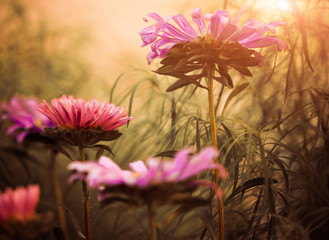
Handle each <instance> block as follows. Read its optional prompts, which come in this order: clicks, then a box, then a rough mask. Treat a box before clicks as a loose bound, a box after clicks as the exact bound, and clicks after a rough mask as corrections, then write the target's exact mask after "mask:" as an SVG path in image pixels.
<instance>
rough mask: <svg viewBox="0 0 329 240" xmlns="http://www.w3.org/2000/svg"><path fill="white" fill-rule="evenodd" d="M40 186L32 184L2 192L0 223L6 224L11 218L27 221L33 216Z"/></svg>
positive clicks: (0, 196)
mask: <svg viewBox="0 0 329 240" xmlns="http://www.w3.org/2000/svg"><path fill="white" fill-rule="evenodd" d="M39 196H40V188H39V186H38V185H30V186H28V187H26V188H24V187H18V188H16V189H15V190H13V189H11V188H7V189H6V191H5V192H0V223H1V224H6V223H7V222H9V221H11V220H15V221H16V220H18V221H27V220H29V219H31V218H33V216H34V214H35V208H36V206H37V204H38V201H39Z"/></svg>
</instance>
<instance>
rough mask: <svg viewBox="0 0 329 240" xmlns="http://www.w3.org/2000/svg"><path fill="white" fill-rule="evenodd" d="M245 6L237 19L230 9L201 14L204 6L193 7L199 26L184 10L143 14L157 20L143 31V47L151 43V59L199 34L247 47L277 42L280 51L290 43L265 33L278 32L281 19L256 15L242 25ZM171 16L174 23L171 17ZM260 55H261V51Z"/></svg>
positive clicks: (191, 40) (194, 16)
mask: <svg viewBox="0 0 329 240" xmlns="http://www.w3.org/2000/svg"><path fill="white" fill-rule="evenodd" d="M242 11H243V8H242V9H241V10H240V12H239V13H238V15H237V17H236V18H235V20H234V21H232V20H231V16H230V14H229V13H228V12H227V11H224V10H218V11H217V12H215V13H213V14H211V13H206V14H205V15H203V14H202V12H201V9H200V8H197V9H195V10H193V11H191V16H192V19H193V22H194V23H195V25H196V27H197V29H194V28H193V27H192V26H191V24H190V23H189V22H188V20H187V19H186V18H185V17H184V16H183V15H181V14H178V15H175V16H172V17H165V18H162V17H161V16H159V15H158V14H157V13H149V14H148V15H147V16H146V17H144V21H146V22H148V20H147V17H149V18H152V19H153V20H154V21H155V22H156V23H155V24H153V25H150V26H148V27H146V28H144V29H143V30H142V31H140V33H139V34H140V36H141V38H142V41H143V44H142V47H144V46H147V45H149V44H151V52H150V53H149V54H148V57H147V58H148V62H149V63H150V62H151V61H152V60H153V59H154V58H156V57H159V58H163V57H166V54H167V52H168V51H169V50H170V49H171V47H172V46H174V45H175V44H177V43H180V42H193V41H197V40H198V39H199V38H203V37H207V38H210V39H213V40H215V41H227V42H238V43H240V44H241V45H242V46H244V47H246V48H260V47H267V46H270V45H277V49H278V50H279V51H281V50H283V49H286V48H287V44H286V43H285V42H284V41H282V40H280V39H278V38H277V37H275V36H265V35H264V34H265V33H266V32H268V31H270V32H271V33H275V27H277V26H282V25H285V24H286V23H285V22H282V21H273V22H270V23H268V24H264V23H262V22H259V21H257V20H255V19H249V20H248V21H247V23H246V24H245V25H244V26H242V27H240V26H239V25H238V20H239V17H240V14H241V13H242ZM170 20H172V21H173V22H174V24H172V23H170V22H169V21H170ZM259 57H261V56H260V55H259Z"/></svg>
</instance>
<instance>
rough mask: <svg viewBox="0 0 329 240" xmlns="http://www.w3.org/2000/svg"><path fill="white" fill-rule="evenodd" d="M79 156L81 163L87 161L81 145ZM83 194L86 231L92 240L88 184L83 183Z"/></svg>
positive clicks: (87, 236) (88, 237)
mask: <svg viewBox="0 0 329 240" xmlns="http://www.w3.org/2000/svg"><path fill="white" fill-rule="evenodd" d="M79 154H80V160H81V162H84V161H85V154H84V152H83V146H81V145H79ZM82 193H83V204H84V213H85V229H86V240H90V224H89V189H88V186H87V184H86V182H84V181H82Z"/></svg>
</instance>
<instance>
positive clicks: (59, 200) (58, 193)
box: [51, 151, 69, 240]
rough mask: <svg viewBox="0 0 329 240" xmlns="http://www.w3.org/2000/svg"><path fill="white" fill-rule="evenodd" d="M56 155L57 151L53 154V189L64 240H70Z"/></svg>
mask: <svg viewBox="0 0 329 240" xmlns="http://www.w3.org/2000/svg"><path fill="white" fill-rule="evenodd" d="M56 155H57V152H56V151H52V152H51V171H52V172H51V175H52V181H53V187H54V192H55V198H56V208H57V214H58V220H59V225H60V226H61V229H62V231H63V234H64V240H69V235H68V231H67V225H66V220H65V214H64V210H63V207H62V206H63V199H62V192H61V189H60V185H59V181H58V177H57V171H56Z"/></svg>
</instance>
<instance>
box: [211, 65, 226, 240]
mask: <svg viewBox="0 0 329 240" xmlns="http://www.w3.org/2000/svg"><path fill="white" fill-rule="evenodd" d="M212 75H213V69H212V68H211V67H210V66H208V76H207V84H208V106H209V121H210V131H211V142H212V145H213V146H214V147H216V148H217V127H216V116H215V107H214V86H213V85H214V83H213V78H212ZM214 179H215V182H217V179H218V170H217V169H215V170H214ZM217 203H218V217H219V234H220V238H219V239H220V240H224V236H225V234H224V207H223V200H222V198H217Z"/></svg>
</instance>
